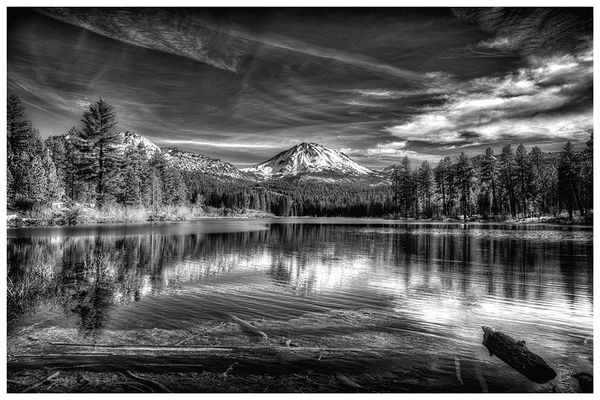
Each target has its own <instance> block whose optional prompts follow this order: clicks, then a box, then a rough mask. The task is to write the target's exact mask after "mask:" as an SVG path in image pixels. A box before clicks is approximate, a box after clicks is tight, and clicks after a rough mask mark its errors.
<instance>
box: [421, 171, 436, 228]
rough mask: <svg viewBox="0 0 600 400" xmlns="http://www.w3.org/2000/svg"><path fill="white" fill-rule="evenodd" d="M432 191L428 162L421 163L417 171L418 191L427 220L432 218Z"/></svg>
mask: <svg viewBox="0 0 600 400" xmlns="http://www.w3.org/2000/svg"><path fill="white" fill-rule="evenodd" d="M433 190H434V181H433V171H432V170H431V167H430V166H429V162H427V161H423V163H422V164H421V166H420V167H419V171H418V191H419V196H420V197H421V201H422V204H423V211H424V212H425V216H426V217H427V218H431V216H432V204H431V201H432V197H433Z"/></svg>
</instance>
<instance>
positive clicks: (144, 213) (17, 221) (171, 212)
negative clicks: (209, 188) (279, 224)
mask: <svg viewBox="0 0 600 400" xmlns="http://www.w3.org/2000/svg"><path fill="white" fill-rule="evenodd" d="M273 216H274V215H273V214H271V213H267V212H264V211H260V210H252V209H242V210H234V209H230V208H215V207H209V206H163V207H160V208H154V209H150V208H145V207H128V206H122V205H107V206H104V207H102V208H95V207H91V206H89V205H84V204H71V205H68V204H64V203H55V204H53V206H52V207H47V208H43V209H40V210H35V211H26V212H21V211H17V210H13V211H10V210H9V212H8V216H7V225H8V226H9V227H23V226H62V225H85V224H109V223H131V222H147V221H185V220H191V219H195V218H211V217H213V218H217V217H245V218H268V217H273Z"/></svg>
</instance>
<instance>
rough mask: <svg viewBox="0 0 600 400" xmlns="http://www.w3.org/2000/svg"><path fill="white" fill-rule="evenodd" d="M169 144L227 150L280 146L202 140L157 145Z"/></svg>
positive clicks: (167, 141)
mask: <svg viewBox="0 0 600 400" xmlns="http://www.w3.org/2000/svg"><path fill="white" fill-rule="evenodd" d="M163 143H164V144H168V145H192V146H211V147H225V148H234V149H238V148H245V149H276V148H278V146H274V145H269V144H256V143H231V142H223V141H218V142H207V141H202V140H169V139H159V140H157V144H163Z"/></svg>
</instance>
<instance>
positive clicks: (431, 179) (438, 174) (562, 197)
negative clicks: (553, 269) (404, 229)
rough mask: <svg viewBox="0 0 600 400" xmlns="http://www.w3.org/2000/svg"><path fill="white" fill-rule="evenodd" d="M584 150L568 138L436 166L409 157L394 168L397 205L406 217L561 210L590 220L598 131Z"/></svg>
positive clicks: (525, 214) (516, 214)
mask: <svg viewBox="0 0 600 400" xmlns="http://www.w3.org/2000/svg"><path fill="white" fill-rule="evenodd" d="M589 134H590V138H589V140H588V141H587V142H586V146H585V148H584V149H583V151H581V152H577V151H575V148H574V146H573V144H572V143H571V142H567V143H566V144H565V145H564V146H563V148H562V151H561V152H560V153H558V154H556V153H543V152H542V151H541V150H540V148H539V147H537V146H535V147H533V148H532V149H531V150H530V151H527V149H526V147H525V146H524V145H523V144H519V145H518V146H517V149H516V151H514V150H513V147H512V145H510V144H507V145H505V146H504V147H503V148H502V152H501V153H500V154H499V155H496V154H494V150H493V149H492V148H491V147H488V148H487V149H486V150H485V153H484V154H483V155H479V156H476V157H473V158H469V157H467V155H465V153H464V152H463V153H461V154H460V156H459V157H458V158H457V159H452V158H451V157H445V158H443V159H441V160H440V161H439V163H438V165H437V166H436V167H435V168H432V167H431V166H430V165H429V163H428V162H427V161H423V163H422V164H421V165H420V166H418V167H417V168H415V169H414V170H411V168H410V165H409V160H408V158H407V157H404V159H403V160H402V161H401V162H400V164H398V165H395V166H394V167H393V179H392V192H393V195H394V208H395V211H396V213H397V214H398V215H400V216H403V217H405V218H409V217H414V218H421V217H423V218H441V217H461V218H463V219H465V220H466V219H468V218H471V217H473V216H477V217H478V218H481V219H484V220H495V219H496V220H506V219H510V218H512V219H516V218H529V217H539V216H542V215H554V216H556V215H558V214H560V213H561V212H563V211H566V212H567V213H568V216H569V219H570V220H573V215H574V213H576V212H577V213H579V215H580V216H581V217H584V218H588V219H589V220H591V211H592V210H593V132H592V131H590V132H589Z"/></svg>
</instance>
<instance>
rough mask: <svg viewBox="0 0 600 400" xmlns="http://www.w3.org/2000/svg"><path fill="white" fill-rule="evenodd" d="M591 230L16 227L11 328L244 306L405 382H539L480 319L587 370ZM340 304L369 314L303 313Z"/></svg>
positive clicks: (428, 386)
mask: <svg viewBox="0 0 600 400" xmlns="http://www.w3.org/2000/svg"><path fill="white" fill-rule="evenodd" d="M592 238H593V233H592V228H591V227H588V228H586V227H565V226H552V225H509V224H445V223H403V222H397V221H386V220H365V219H331V218H330V219H318V218H315V219H273V220H216V219H215V220H198V221H192V222H178V223H161V224H139V225H133V224H132V225H106V226H93V227H85V226H81V227H48V228H23V229H9V230H8V276H9V280H10V281H9V288H12V289H13V290H10V291H9V298H8V316H9V321H8V326H9V335H11V334H14V333H18V332H20V331H23V330H27V332H28V334H30V335H31V334H34V333H35V332H37V331H40V332H41V331H43V330H49V329H68V330H69V332H72V334H71V335H72V337H71V340H72V341H73V342H91V341H97V340H101V339H102V337H103V336H105V335H109V334H114V333H115V332H128V333H131V332H141V331H148V330H153V329H154V330H156V329H159V330H166V331H169V330H173V331H176V330H179V331H180V330H182V329H183V330H185V329H188V328H193V327H196V326H198V325H201V324H203V323H209V322H214V321H223V320H226V318H227V316H230V315H235V316H237V317H239V318H242V319H244V320H246V321H251V322H252V321H263V322H264V321H276V322H277V327H278V328H277V329H274V328H272V329H271V330H268V329H266V330H265V332H266V333H267V334H268V335H269V337H279V336H281V337H292V338H294V339H295V340H306V341H307V343H308V340H309V338H310V340H311V341H312V342H310V343H335V340H338V339H339V340H341V339H344V340H345V343H350V342H351V343H352V345H353V346H355V347H359V348H360V347H364V348H365V349H369V348H372V347H374V346H375V347H376V348H378V349H379V350H380V353H378V354H380V357H379V356H378V357H379V358H378V360H379V361H378V362H373V363H370V364H369V363H365V365H364V371H361V373H363V372H364V373H365V374H370V375H369V376H375V377H377V379H391V380H393V382H395V383H394V385H395V386H393V387H395V388H397V390H398V391H401V390H408V391H481V390H482V389H484V388H485V389H486V390H489V391H498V392H511V391H517V392H523V391H536V390H540V385H537V384H535V383H533V382H531V381H529V380H528V379H527V378H525V377H523V376H522V375H520V374H518V373H517V372H515V371H514V370H512V368H510V367H508V366H507V365H506V364H504V363H503V362H502V361H500V360H499V359H498V358H497V357H490V355H489V353H488V352H487V349H485V347H484V346H482V344H481V341H482V335H483V332H482V329H481V327H482V326H490V327H493V328H495V329H498V330H501V331H502V332H504V333H507V334H509V335H510V336H512V337H513V338H515V339H516V340H525V341H526V342H527V346H528V347H529V348H530V349H531V350H532V351H534V352H535V353H537V354H539V355H541V356H542V357H543V358H544V359H545V360H546V361H547V362H548V364H549V365H550V366H552V367H553V368H555V369H556V370H557V371H558V370H561V369H569V370H573V371H576V372H580V371H585V372H590V373H591V372H592V365H593V356H592V347H593V338H592V335H593V332H592V323H593V271H592V267H593V265H592V264H593V263H592V255H593V251H592V245H593V243H592ZM94 257H102V259H103V260H104V262H105V264H103V265H104V267H103V269H102V270H101V269H100V268H99V267H98V265H97V264H96V263H95V262H94ZM106 265H108V266H106ZM11 285H12V286H11ZM335 312H340V313H350V314H344V315H355V314H351V313H361V314H360V315H361V317H360V318H358V319H356V320H354V321H353V322H352V323H350V322H348V324H350V325H348V324H347V325H344V326H348V327H351V328H347V329H346V328H339V327H336V326H329V325H324V326H322V327H320V328H319V329H315V328H314V327H313V328H311V329H304V330H302V329H299V328H298V324H297V322H294V321H299V318H303V317H306V316H323V315H325V316H329V315H335V314H332V313H335ZM356 315H358V314H356ZM365 315H367V316H369V315H372V320H370V319H368V318H366V317H364V316H365ZM286 321H287V322H289V323H288V324H287V325H286V323H287V322H286ZM303 338H304V339H303ZM8 351H9V353H11V348H10V345H9V349H8ZM15 351H16V350H15ZM390 354H397V355H398V356H396V357H392V356H391V355H390ZM376 358H377V357H376Z"/></svg>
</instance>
